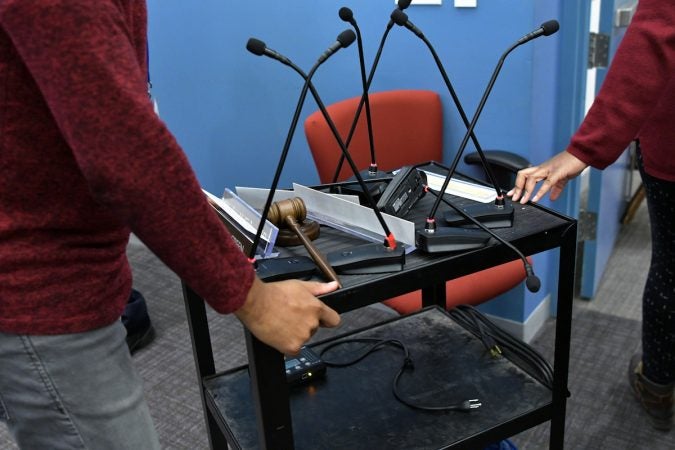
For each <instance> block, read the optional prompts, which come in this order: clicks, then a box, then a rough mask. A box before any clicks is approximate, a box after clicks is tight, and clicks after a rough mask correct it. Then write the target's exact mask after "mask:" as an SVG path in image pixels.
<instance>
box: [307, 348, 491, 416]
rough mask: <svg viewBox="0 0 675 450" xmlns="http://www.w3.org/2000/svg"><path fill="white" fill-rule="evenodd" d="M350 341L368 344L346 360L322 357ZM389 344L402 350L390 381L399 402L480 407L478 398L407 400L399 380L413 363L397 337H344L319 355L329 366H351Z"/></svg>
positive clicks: (414, 405)
mask: <svg viewBox="0 0 675 450" xmlns="http://www.w3.org/2000/svg"><path fill="white" fill-rule="evenodd" d="M351 343H367V344H369V345H368V346H365V347H362V348H360V349H357V350H358V354H357V355H356V357H354V358H352V359H350V360H347V361H330V360H326V359H325V358H324V354H325V353H327V352H328V350H330V349H332V348H334V347H336V346H338V345H344V344H351ZM386 345H390V346H394V347H397V348H399V349H401V350H403V354H404V358H403V364H402V365H401V368H400V369H399V370H398V372H397V373H396V375H395V376H394V381H393V383H392V392H393V393H394V397H396V400H398V401H399V402H401V403H403V404H404V405H406V406H408V407H410V408H414V409H419V410H422V411H463V412H467V411H471V410H472V409H476V408H480V406H481V403H480V402H479V401H478V399H471V400H464V401H462V402H459V403H454V404H450V405H439V406H435V405H420V404H418V403H415V402H413V401H411V400H408V399H406V398H405V396H404V395H403V394H402V393H401V390H400V388H399V382H400V380H401V377H402V376H403V374H404V373H405V372H406V371H412V370H413V369H414V368H415V364H414V362H413V360H412V358H411V357H410V352H409V351H408V348H407V347H406V346H405V345H404V344H403V343H402V342H401V341H399V340H397V339H376V338H354V339H345V340H342V341H336V342H333V343H331V344H329V345H327V346H325V347H324V348H323V349H321V352H320V353H319V355H320V356H321V359H322V360H323V362H324V364H326V365H327V366H331V367H347V366H351V365H353V364H356V363H357V362H359V361H361V360H362V359H364V358H365V357H366V356H368V355H370V354H371V353H373V352H374V351H377V350H380V349H381V348H382V347H384V346H386Z"/></svg>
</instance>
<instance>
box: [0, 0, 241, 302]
mask: <svg viewBox="0 0 675 450" xmlns="http://www.w3.org/2000/svg"><path fill="white" fill-rule="evenodd" d="M127 19H128V18H127V17H125V16H124V11H122V10H121V6H120V2H117V1H113V0H98V1H93V0H51V1H41V2H32V1H31V2H27V1H4V2H2V5H0V21H1V22H2V26H3V28H4V30H6V32H7V34H8V35H9V37H10V38H11V40H12V42H13V43H14V45H15V47H16V49H17V51H18V52H19V54H20V56H21V58H22V59H23V61H24V62H25V64H26V66H27V67H28V69H29V71H30V73H31V75H32V76H33V78H34V80H35V82H36V83H37V85H38V86H39V88H40V91H41V92H42V94H43V96H44V99H45V101H46V103H47V104H48V107H49V110H50V111H51V113H52V115H53V118H54V120H55V122H56V123H57V125H58V127H59V129H60V130H61V133H62V135H63V136H64V139H65V141H66V142H67V143H68V145H69V147H70V148H71V150H72V153H73V156H74V158H75V160H76V161H77V164H78V166H79V168H80V170H81V172H82V174H83V176H84V177H85V179H86V181H87V184H88V186H89V189H90V191H91V193H92V195H93V196H94V198H95V199H96V201H98V202H99V203H101V204H103V205H105V206H106V207H107V208H108V209H109V210H110V211H112V212H113V213H114V216H115V217H118V218H119V220H120V223H123V224H127V225H128V226H129V227H130V228H131V230H132V231H134V233H136V234H137V235H138V236H139V237H140V238H141V239H142V240H143V241H144V242H145V243H146V244H147V245H148V247H149V248H150V249H151V250H152V251H153V252H154V253H155V254H156V255H157V256H158V257H159V258H161V259H162V261H164V262H165V263H166V264H167V265H168V266H169V267H170V268H171V269H172V270H173V271H175V272H176V273H177V274H178V275H179V276H180V277H181V278H182V279H183V280H185V281H186V282H187V283H188V284H189V285H190V286H191V287H192V288H193V289H195V290H196V291H197V292H198V293H199V294H200V295H201V296H203V297H204V298H205V299H206V300H207V301H208V302H209V303H210V304H211V305H212V306H213V307H214V308H215V309H216V310H218V311H219V312H231V311H233V310H236V309H237V308H239V307H240V306H241V305H242V304H243V303H244V301H245V298H246V294H247V292H248V290H249V288H250V286H251V284H252V282H253V278H254V272H253V270H252V268H251V266H250V264H249V263H248V262H247V260H246V258H245V257H244V255H243V254H242V253H241V251H240V250H239V249H238V248H237V247H236V246H235V245H234V243H233V242H232V239H231V237H230V235H229V234H228V232H227V231H226V230H225V228H224V227H223V225H222V224H221V223H220V222H219V219H218V218H217V216H216V215H215V213H214V212H213V211H212V210H211V208H210V206H209V205H208V203H207V202H206V199H205V197H204V195H203V193H202V192H201V189H200V186H199V184H198V182H197V180H196V177H195V175H194V173H193V171H192V169H191V167H190V165H189V163H188V161H187V159H186V157H185V155H184V154H183V152H182V151H181V149H180V148H179V146H178V145H177V143H176V141H175V140H174V138H173V137H172V135H171V134H170V133H169V131H168V130H167V129H166V127H165V126H164V124H163V123H162V122H161V121H160V120H159V119H158V117H157V116H156V115H155V113H154V112H153V109H152V106H151V104H150V102H149V100H148V95H147V91H146V77H145V74H144V71H143V68H142V67H141V64H139V61H138V52H137V48H138V42H135V41H134V38H135V36H134V33H133V30H131V29H130V25H129V21H128V20H127Z"/></svg>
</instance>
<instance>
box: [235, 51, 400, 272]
mask: <svg viewBox="0 0 675 450" xmlns="http://www.w3.org/2000/svg"><path fill="white" fill-rule="evenodd" d="M246 48H247V49H248V50H249V51H250V52H251V53H253V54H255V55H259V56H260V55H265V56H268V57H270V58H272V59H276V60H277V61H279V62H281V63H283V64H285V65H287V66H289V67H291V68H292V69H293V70H294V71H295V72H297V73H298V74H299V75H300V76H301V77H303V79H304V80H305V83H306V84H307V85H308V87H309V90H310V92H311V94H312V96H313V97H314V100H315V101H316V103H317V105H318V106H319V110H320V111H321V113H322V115H323V117H324V119H325V120H326V123H327V124H328V126H329V127H330V130H331V132H332V133H333V136H334V137H335V139H336V141H337V143H338V145H339V146H340V149H341V151H342V154H343V155H344V156H345V157H346V158H347V161H348V162H349V165H350V168H351V169H352V172H353V173H354V176H355V177H356V178H357V181H358V183H359V185H360V186H361V188H362V189H363V192H364V193H365V194H366V199H367V201H368V203H369V205H370V207H371V208H372V209H373V211H374V213H375V215H376V217H377V219H378V221H379V222H380V225H381V226H382V229H383V230H384V233H385V235H386V238H385V241H384V245H380V244H375V245H373V244H365V245H361V246H358V247H355V248H353V249H350V250H343V251H338V252H333V253H330V254H328V255H327V258H328V261H329V263H330V264H331V266H332V267H333V268H334V269H335V270H336V271H337V272H338V273H381V272H392V271H394V270H401V269H402V268H403V265H404V264H405V249H404V248H403V247H400V246H397V245H396V239H395V238H394V235H393V233H391V231H390V230H389V227H388V226H387V224H386V222H385V221H384V218H383V217H382V214H381V213H380V211H379V210H378V209H377V207H376V204H375V201H374V200H373V198H372V197H371V196H370V195H369V192H368V189H367V188H366V186H365V181H364V180H363V178H362V177H361V176H360V174H359V172H358V169H357V167H356V164H355V163H354V161H353V159H352V158H351V156H350V155H349V152H348V151H347V148H346V146H345V144H344V142H343V141H342V138H341V137H340V133H339V132H338V130H337V127H336V126H335V123H334V122H333V120H332V119H331V117H330V115H329V114H328V111H327V110H326V107H325V105H324V103H323V101H322V100H321V97H320V96H319V93H318V92H317V91H316V88H315V87H314V84H313V83H312V82H311V79H310V77H309V75H307V74H305V72H303V71H302V69H300V68H299V67H298V66H297V65H296V64H294V63H293V62H291V61H290V60H289V59H288V58H286V57H284V56H283V55H281V54H279V53H277V52H275V51H274V50H271V49H269V48H267V46H266V45H265V43H264V42H262V41H260V40H258V39H255V38H251V39H249V41H248V43H247V44H246ZM303 262H305V263H306V261H303ZM271 264H272V265H273V267H272V268H271V273H273V274H277V273H278V272H279V271H281V270H284V269H288V264H284V263H279V264H277V263H271ZM294 264H296V266H297V271H295V270H294V271H293V273H298V274H302V273H303V271H304V270H305V269H306V268H305V267H304V266H305V265H306V264H299V263H297V262H295V261H294ZM278 266H281V267H280V268H278V269H277V267H278ZM293 269H295V267H293ZM356 269H358V270H356Z"/></svg>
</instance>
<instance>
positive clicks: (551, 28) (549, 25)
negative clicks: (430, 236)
mask: <svg viewBox="0 0 675 450" xmlns="http://www.w3.org/2000/svg"><path fill="white" fill-rule="evenodd" d="M558 28H559V25H558V22H557V21H555V20H550V21H548V22H546V23H545V24H544V25H542V26H541V27H539V28H538V29H537V30H535V31H533V32H532V33H529V34H527V35H525V36H524V37H523V38H521V39H519V40H518V41H517V42H515V43H514V44H512V45H511V46H510V47H509V48H508V49H507V50H506V51H505V52H504V53H503V54H502V56H501V57H500V58H499V62H498V63H497V66H496V67H495V69H494V71H493V72H492V76H491V77H490V81H489V82H488V84H487V86H486V88H485V91H484V92H483V96H482V97H481V99H480V102H479V103H478V107H477V108H476V112H475V113H474V115H473V119H471V123H470V124H469V126H468V128H467V130H466V133H465V134H464V138H463V139H462V143H461V144H460V145H459V149H458V150H457V154H456V155H455V159H454V161H453V163H452V165H451V166H450V171H449V173H448V175H447V176H446V177H445V180H444V181H443V187H442V188H441V190H440V192H445V189H446V188H447V187H448V183H449V182H450V179H451V178H452V176H453V175H454V173H455V170H456V169H457V163H458V162H459V158H460V157H461V155H462V153H463V152H464V149H465V148H466V145H467V144H468V142H469V138H471V137H474V139H475V136H474V133H473V130H474V128H475V127H476V123H477V122H478V118H479V117H480V114H481V113H482V112H483V107H485V102H486V101H487V98H488V96H489V95H490V92H492V87H493V86H494V84H495V81H496V80H497V76H498V75H499V72H500V70H501V68H502V66H503V65H504V60H505V59H506V57H507V56H508V55H509V54H510V53H511V52H512V51H513V50H514V49H515V48H516V47H518V46H520V45H522V44H524V43H525V42H529V41H531V40H532V39H535V38H537V37H539V36H548V35H550V34H553V33H555V32H556V31H558ZM538 30H541V31H538ZM545 33H548V34H545ZM475 142H476V141H475V140H474V143H475ZM476 149H479V147H478V146H476ZM479 153H482V150H480V151H479ZM483 161H485V160H484V159H483ZM484 164H485V162H484ZM487 167H489V166H487ZM487 167H486V169H487ZM497 189H499V188H498V187H497ZM500 193H501V192H500ZM440 202H441V199H440V197H437V198H436V201H435V202H434V205H433V207H432V209H431V211H430V212H429V216H428V218H427V225H426V227H427V229H426V230H425V231H430V232H432V231H431V230H433V229H434V228H435V226H436V223H435V220H434V217H435V216H436V211H437V210H438V205H439V204H440Z"/></svg>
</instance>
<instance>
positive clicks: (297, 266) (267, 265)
mask: <svg viewBox="0 0 675 450" xmlns="http://www.w3.org/2000/svg"><path fill="white" fill-rule="evenodd" d="M316 269H317V267H316V264H314V261H312V259H311V258H309V257H308V256H292V257H288V258H269V259H260V260H258V261H256V268H255V271H256V274H257V275H258V278H260V279H261V280H263V281H281V280H288V279H292V278H294V279H306V278H310V277H311V276H312V275H314V273H315V272H316Z"/></svg>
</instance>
